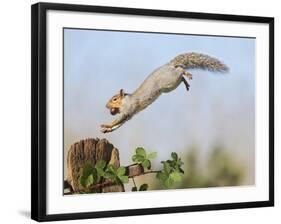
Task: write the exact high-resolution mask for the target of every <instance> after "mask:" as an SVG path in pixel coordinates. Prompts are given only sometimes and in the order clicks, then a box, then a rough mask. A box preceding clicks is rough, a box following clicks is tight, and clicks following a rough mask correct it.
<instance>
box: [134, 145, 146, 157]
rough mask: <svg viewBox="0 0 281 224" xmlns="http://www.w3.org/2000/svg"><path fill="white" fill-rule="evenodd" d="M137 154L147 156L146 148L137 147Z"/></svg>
mask: <svg viewBox="0 0 281 224" xmlns="http://www.w3.org/2000/svg"><path fill="white" fill-rule="evenodd" d="M136 154H137V155H139V156H142V157H144V158H146V152H145V150H144V148H142V147H138V148H136Z"/></svg>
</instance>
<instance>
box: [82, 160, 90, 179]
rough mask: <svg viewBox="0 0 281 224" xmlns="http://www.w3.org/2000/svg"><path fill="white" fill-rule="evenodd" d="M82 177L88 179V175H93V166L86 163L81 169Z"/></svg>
mask: <svg viewBox="0 0 281 224" xmlns="http://www.w3.org/2000/svg"><path fill="white" fill-rule="evenodd" d="M82 171H83V172H82V176H84V177H88V176H89V175H91V174H92V173H93V166H92V165H91V164H89V163H86V164H85V165H84V166H83V167H82Z"/></svg>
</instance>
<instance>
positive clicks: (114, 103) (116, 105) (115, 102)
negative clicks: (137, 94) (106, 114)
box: [106, 89, 128, 115]
mask: <svg viewBox="0 0 281 224" xmlns="http://www.w3.org/2000/svg"><path fill="white" fill-rule="evenodd" d="M126 95H128V94H126V93H125V92H124V90H123V89H120V91H119V93H118V94H116V95H114V96H113V97H111V99H110V100H109V101H108V102H107V104H106V107H107V108H108V109H109V110H110V113H111V115H116V114H118V113H120V108H121V106H122V101H123V99H124V97H125V96H126Z"/></svg>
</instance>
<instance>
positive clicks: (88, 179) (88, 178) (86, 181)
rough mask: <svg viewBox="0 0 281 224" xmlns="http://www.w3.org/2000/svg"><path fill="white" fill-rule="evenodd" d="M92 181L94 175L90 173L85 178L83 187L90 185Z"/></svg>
mask: <svg viewBox="0 0 281 224" xmlns="http://www.w3.org/2000/svg"><path fill="white" fill-rule="evenodd" d="M93 183H94V177H93V174H91V175H89V176H88V177H87V178H86V179H85V187H90V186H91V185H92V184H93Z"/></svg>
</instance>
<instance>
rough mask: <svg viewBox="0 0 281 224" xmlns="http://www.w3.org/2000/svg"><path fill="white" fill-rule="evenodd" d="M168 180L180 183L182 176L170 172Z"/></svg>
mask: <svg viewBox="0 0 281 224" xmlns="http://www.w3.org/2000/svg"><path fill="white" fill-rule="evenodd" d="M170 178H171V179H172V180H173V181H175V182H176V181H181V179H182V176H181V174H180V173H179V172H176V171H175V172H172V173H171V174H170Z"/></svg>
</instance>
